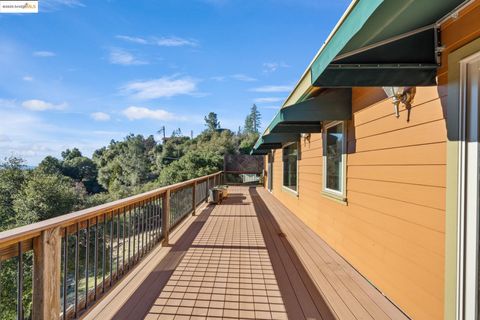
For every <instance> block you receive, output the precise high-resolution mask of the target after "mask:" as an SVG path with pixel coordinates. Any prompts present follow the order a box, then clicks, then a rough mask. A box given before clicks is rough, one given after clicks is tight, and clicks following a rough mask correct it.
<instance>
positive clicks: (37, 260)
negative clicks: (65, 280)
mask: <svg viewBox="0 0 480 320" xmlns="http://www.w3.org/2000/svg"><path fill="white" fill-rule="evenodd" d="M61 248H62V237H61V235H60V228H59V227H57V228H54V229H49V230H45V231H42V233H41V235H40V236H38V237H37V238H35V239H34V240H33V252H34V259H33V261H34V266H33V310H32V311H33V312H32V319H34V320H50V319H53V320H55V319H59V318H60V276H61V271H60V269H61V267H60V265H61Z"/></svg>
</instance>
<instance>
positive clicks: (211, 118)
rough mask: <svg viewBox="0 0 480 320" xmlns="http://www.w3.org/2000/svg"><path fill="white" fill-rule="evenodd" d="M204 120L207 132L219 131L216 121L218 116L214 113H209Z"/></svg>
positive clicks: (218, 124)
mask: <svg viewBox="0 0 480 320" xmlns="http://www.w3.org/2000/svg"><path fill="white" fill-rule="evenodd" d="M204 119H205V126H206V127H207V130H208V131H215V130H217V129H220V121H218V116H217V114H216V113H215V112H210V113H209V114H208V115H207V116H206V117H205V118H204Z"/></svg>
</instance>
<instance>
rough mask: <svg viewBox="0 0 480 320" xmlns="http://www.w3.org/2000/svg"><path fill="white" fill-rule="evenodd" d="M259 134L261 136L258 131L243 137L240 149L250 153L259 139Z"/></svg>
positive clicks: (242, 151)
mask: <svg viewBox="0 0 480 320" xmlns="http://www.w3.org/2000/svg"><path fill="white" fill-rule="evenodd" d="M258 136H259V134H258V133H250V134H246V135H245V136H244V137H243V138H242V140H241V142H240V145H239V146H238V151H239V152H240V153H241V154H250V151H251V150H252V148H253V146H254V145H255V143H256V142H257V140H258Z"/></svg>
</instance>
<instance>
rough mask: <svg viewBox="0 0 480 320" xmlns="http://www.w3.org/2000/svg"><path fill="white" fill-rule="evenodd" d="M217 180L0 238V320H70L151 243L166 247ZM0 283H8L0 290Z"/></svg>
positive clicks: (219, 178)
mask: <svg viewBox="0 0 480 320" xmlns="http://www.w3.org/2000/svg"><path fill="white" fill-rule="evenodd" d="M221 181H222V172H217V173H215V174H211V175H209V176H205V177H201V178H197V179H192V180H189V181H185V182H181V183H177V184H174V185H170V186H167V187H163V188H159V189H156V190H152V191H150V192H146V193H143V194H139V195H136V196H132V197H129V198H126V199H122V200H118V201H114V202H111V203H107V204H104V205H100V206H97V207H93V208H89V209H85V210H81V211H78V212H74V213H70V214H66V215H63V216H60V217H57V218H53V219H49V220H45V221H42V222H38V223H34V224H30V225H26V226H23V227H20V228H16V229H12V230H8V231H5V232H1V233H0V276H1V275H2V272H3V271H5V270H6V268H10V269H9V270H7V271H8V272H7V273H8V274H9V275H10V276H12V277H13V278H14V279H11V278H12V277H10V278H8V277H6V278H5V277H4V278H3V279H2V278H0V319H10V318H13V319H15V318H16V319H26V318H33V319H35V320H36V319H48V320H50V319H75V318H78V317H79V316H80V315H81V314H82V313H84V312H85V311H86V310H87V309H88V308H89V307H91V305H93V304H94V303H95V302H96V301H97V300H98V299H99V298H100V296H101V295H103V294H104V293H105V292H107V291H108V290H109V288H111V287H112V286H113V285H114V284H115V283H116V282H117V281H118V280H119V279H120V278H122V277H123V276H124V275H125V274H126V273H127V272H128V271H129V270H130V269H131V268H132V267H133V266H134V265H136V264H137V263H138V262H139V261H140V260H141V259H142V257H144V256H145V255H146V254H147V253H148V252H149V251H151V250H152V249H153V248H154V247H155V246H156V245H157V244H158V243H160V242H162V241H163V242H164V243H168V239H169V233H170V231H171V230H172V228H174V227H175V226H176V225H178V223H179V222H180V221H181V220H182V219H183V218H185V217H186V216H188V215H189V214H195V210H196V208H197V206H199V205H200V204H201V203H202V202H203V201H205V200H206V199H207V195H208V189H209V188H211V187H213V186H215V185H217V184H220V183H221ZM2 268H3V270H2ZM2 280H4V282H5V281H7V282H8V280H12V281H10V282H15V283H9V285H12V286H10V287H9V288H2V287H1V282H2ZM12 288H15V289H14V291H16V292H15V294H16V297H13V298H12V299H9V297H8V296H7V295H8V293H7V292H6V291H5V290H7V289H10V290H9V291H12V290H11V289H12ZM2 290H3V291H2ZM2 299H3V300H5V301H2ZM2 303H3V304H5V303H16V314H15V315H12V314H2V313H1V312H2V308H1V305H2Z"/></svg>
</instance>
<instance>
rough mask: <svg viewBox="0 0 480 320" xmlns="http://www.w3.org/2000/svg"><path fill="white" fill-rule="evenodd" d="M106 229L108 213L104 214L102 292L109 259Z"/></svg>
mask: <svg viewBox="0 0 480 320" xmlns="http://www.w3.org/2000/svg"><path fill="white" fill-rule="evenodd" d="M106 230H107V214H106V213H104V214H103V241H102V271H103V272H102V293H104V292H105V271H106V270H105V262H106V261H107V248H106Z"/></svg>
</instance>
